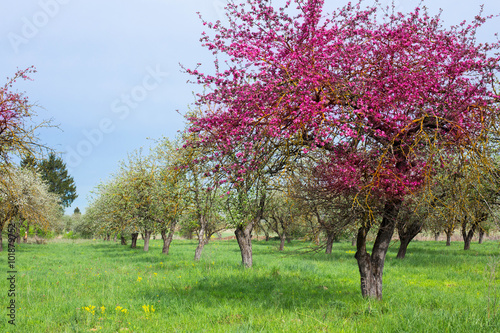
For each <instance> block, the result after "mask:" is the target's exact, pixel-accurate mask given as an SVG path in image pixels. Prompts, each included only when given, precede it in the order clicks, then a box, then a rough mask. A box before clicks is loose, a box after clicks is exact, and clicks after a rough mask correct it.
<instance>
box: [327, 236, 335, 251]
mask: <svg viewBox="0 0 500 333" xmlns="http://www.w3.org/2000/svg"><path fill="white" fill-rule="evenodd" d="M334 240H335V232H331V231H330V232H329V231H327V232H326V250H325V253H326V254H332V248H333V242H334Z"/></svg>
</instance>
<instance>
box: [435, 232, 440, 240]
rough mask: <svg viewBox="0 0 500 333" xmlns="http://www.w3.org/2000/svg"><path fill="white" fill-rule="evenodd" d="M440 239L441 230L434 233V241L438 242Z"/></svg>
mask: <svg viewBox="0 0 500 333" xmlns="http://www.w3.org/2000/svg"><path fill="white" fill-rule="evenodd" d="M438 240H439V232H435V233H434V241H435V242H437V241H438Z"/></svg>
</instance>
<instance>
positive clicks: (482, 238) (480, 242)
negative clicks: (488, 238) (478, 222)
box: [478, 228, 484, 244]
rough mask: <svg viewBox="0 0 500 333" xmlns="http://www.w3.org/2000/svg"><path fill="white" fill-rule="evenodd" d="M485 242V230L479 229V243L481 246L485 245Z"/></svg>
mask: <svg viewBox="0 0 500 333" xmlns="http://www.w3.org/2000/svg"><path fill="white" fill-rule="evenodd" d="M483 240H484V229H483V228H479V240H478V243H479V244H483Z"/></svg>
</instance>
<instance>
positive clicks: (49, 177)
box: [21, 153, 78, 208]
mask: <svg viewBox="0 0 500 333" xmlns="http://www.w3.org/2000/svg"><path fill="white" fill-rule="evenodd" d="M23 163H25V164H27V165H30V164H31V161H29V160H28V159H27V158H25V160H23V161H22V162H21V165H22V164H23ZM31 165H33V164H31ZM36 168H37V170H38V172H39V173H40V175H41V176H42V179H43V180H44V181H45V182H47V184H48V185H49V191H50V192H52V193H55V194H57V195H58V196H59V203H60V204H61V206H62V207H63V208H66V207H69V206H71V203H72V202H73V201H74V200H75V199H76V198H77V197H78V195H77V194H76V185H75V181H74V180H73V177H71V176H70V175H69V174H68V170H67V169H66V163H64V162H63V160H62V159H61V158H60V157H57V156H56V155H55V154H54V153H51V154H50V155H49V157H48V158H47V159H44V160H42V161H40V162H39V163H37V164H36Z"/></svg>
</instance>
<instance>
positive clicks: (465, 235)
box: [462, 219, 477, 250]
mask: <svg viewBox="0 0 500 333" xmlns="http://www.w3.org/2000/svg"><path fill="white" fill-rule="evenodd" d="M476 228H477V224H476V223H472V225H471V228H470V230H469V231H467V219H464V222H462V238H463V239H464V250H469V249H470V243H471V241H472V238H473V237H474V232H475V231H476Z"/></svg>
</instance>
